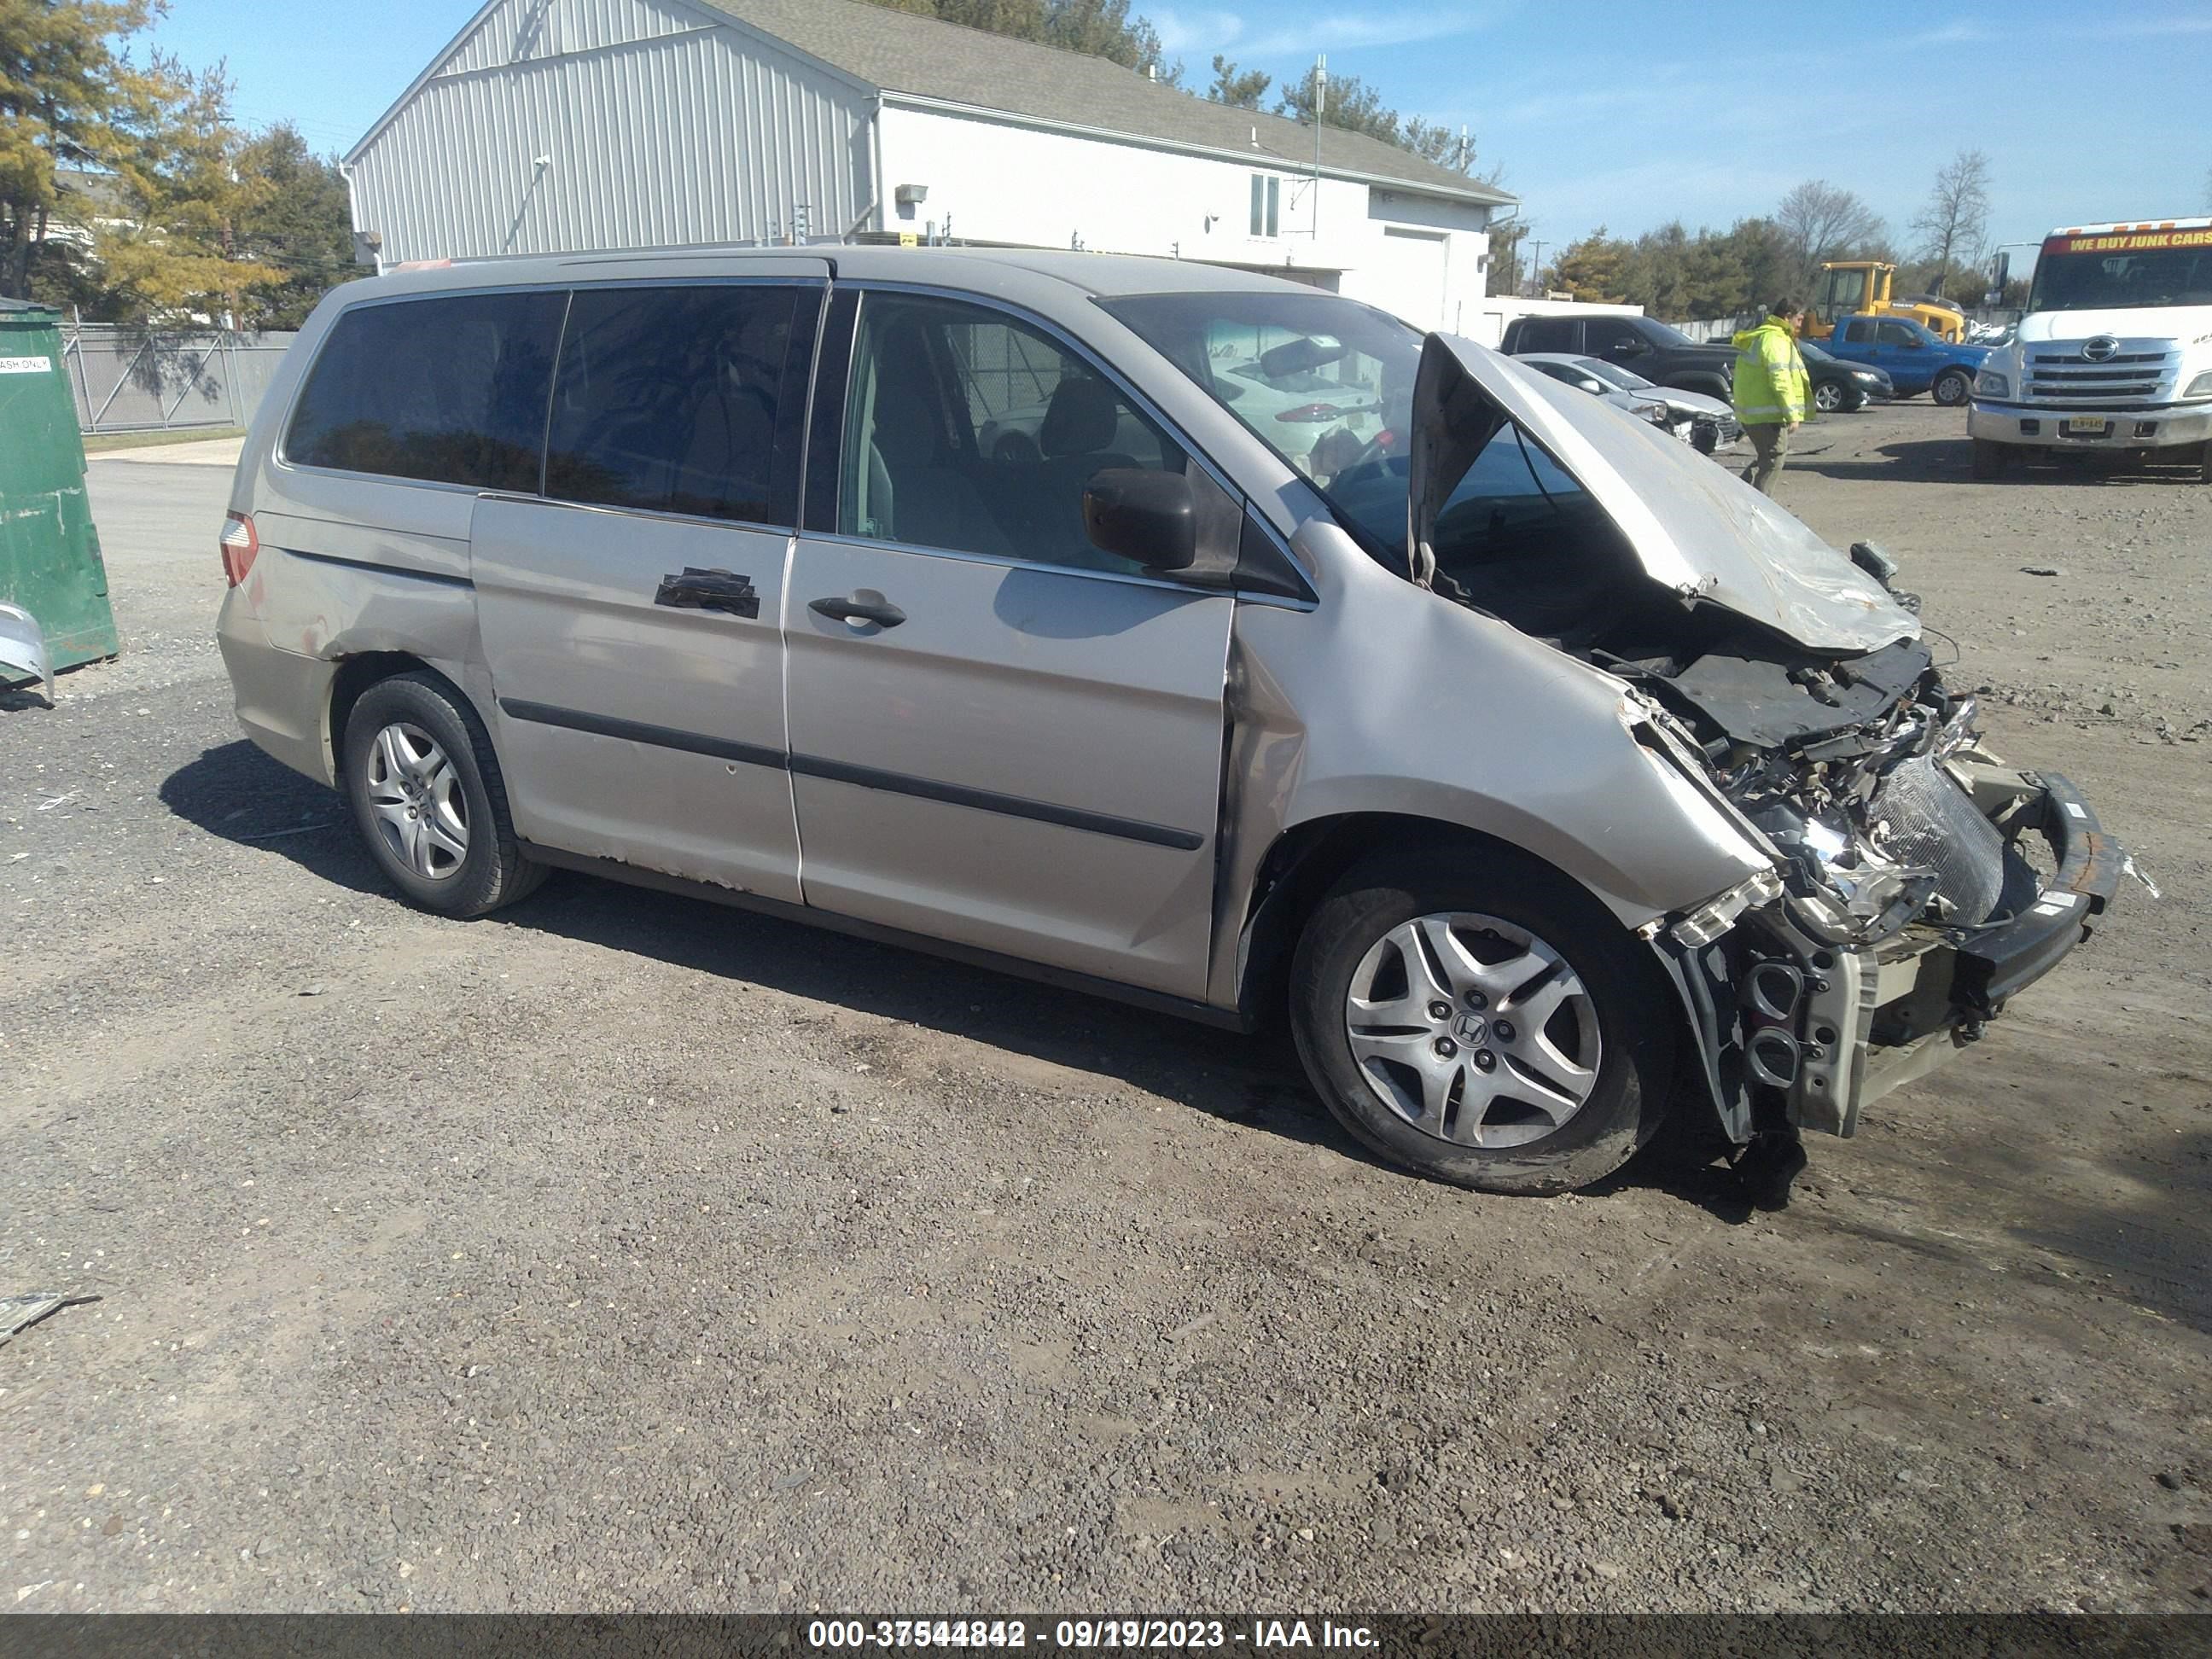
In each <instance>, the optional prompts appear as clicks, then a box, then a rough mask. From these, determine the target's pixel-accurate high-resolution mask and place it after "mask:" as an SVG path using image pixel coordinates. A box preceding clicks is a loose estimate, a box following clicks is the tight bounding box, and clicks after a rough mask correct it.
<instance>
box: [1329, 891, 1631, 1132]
mask: <svg viewBox="0 0 2212 1659" xmlns="http://www.w3.org/2000/svg"><path fill="white" fill-rule="evenodd" d="M1345 1029H1346V1035H1347V1036H1348V1037H1349V1039H1350V1041H1351V1045H1352V1057H1353V1059H1354V1060H1356V1061H1357V1062H1358V1066H1359V1071H1360V1074H1361V1076H1362V1077H1363V1078H1364V1079H1365V1081H1366V1084H1367V1086H1368V1087H1369V1089H1370V1090H1371V1091H1373V1092H1374V1095H1375V1097H1376V1099H1377V1100H1379V1101H1381V1102H1382V1103H1383V1105H1385V1106H1387V1107H1388V1108H1389V1109H1390V1110H1392V1111H1393V1112H1395V1113H1396V1114H1397V1115H1399V1116H1400V1117H1401V1118H1403V1119H1404V1120H1405V1121H1407V1123H1409V1124H1411V1125H1413V1127H1415V1128H1417V1129H1419V1130H1420V1131H1421V1132H1422V1133H1425V1134H1428V1135H1431V1136H1434V1137H1435V1138H1436V1139H1438V1140H1442V1141H1446V1142H1449V1143H1450V1144H1451V1145H1454V1146H1481V1147H1499V1146H1526V1145H1528V1143H1529V1142H1531V1141H1535V1140H1541V1139H1544V1138H1545V1137H1546V1136H1547V1135H1550V1134H1552V1133H1554V1132H1555V1131H1557V1130H1558V1129H1559V1128H1560V1127H1563V1126H1564V1125H1565V1124H1566V1122H1567V1121H1569V1120H1570V1119H1571V1118H1572V1117H1573V1116H1574V1115H1575V1114H1576V1113H1577V1112H1579V1111H1580V1110H1581V1109H1583V1106H1584V1105H1586V1104H1587V1103H1589V1098H1590V1096H1591V1093H1592V1092H1593V1091H1595V1089H1596V1087H1597V1080H1598V1073H1599V1069H1600V1066H1601V1062H1602V1060H1603V1050H1602V1046H1601V1040H1600V1037H1599V1034H1598V1019H1597V1007H1596V1004H1595V1001H1594V1000H1592V998H1591V996H1590V994H1589V989H1588V988H1587V987H1585V986H1584V985H1583V981H1582V979H1581V976H1580V975H1577V973H1576V972H1575V971H1574V969H1572V968H1571V967H1570V966H1569V965H1568V963H1567V961H1566V958H1565V957H1563V956H1562V955H1561V954H1560V953H1559V951H1557V950H1555V949H1553V947H1552V946H1551V945H1548V944H1547V943H1546V942H1545V941H1544V940H1542V939H1539V938H1537V937H1536V936H1535V935H1534V933H1529V932H1528V930H1527V929H1526V928H1523V927H1516V926H1515V925H1514V924H1513V923H1511V922H1509V921H1500V920H1498V918H1497V917H1495V916H1486V915H1477V914H1473V913H1468V912H1454V913H1451V914H1447V915H1425V916H1417V917H1415V918H1414V919H1413V920H1412V921H1407V922H1403V923H1401V924H1400V925H1399V926H1398V927H1393V928H1392V929H1390V931H1389V932H1388V933H1385V934H1383V937H1382V938H1380V939H1377V940H1376V942H1375V943H1374V944H1373V945H1371V946H1370V947H1369V949H1368V951H1367V953H1366V954H1365V955H1364V957H1361V958H1360V961H1359V964H1358V967H1357V968H1356V969H1354V970H1353V972H1352V983H1351V986H1350V988H1349V990H1348V993H1347V994H1346V1003H1345Z"/></svg>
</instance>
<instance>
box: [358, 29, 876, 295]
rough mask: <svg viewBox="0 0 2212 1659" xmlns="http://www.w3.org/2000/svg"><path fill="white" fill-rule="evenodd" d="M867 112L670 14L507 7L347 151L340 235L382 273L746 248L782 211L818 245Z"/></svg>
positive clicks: (848, 200)
mask: <svg viewBox="0 0 2212 1659" xmlns="http://www.w3.org/2000/svg"><path fill="white" fill-rule="evenodd" d="M533 12H534V13H536V14H537V15H535V16H534V17H533V16H532V14H533ZM623 30H629V31H631V32H632V36H633V38H628V39H624V38H622V31H623ZM636 33H645V34H646V38H643V39H637V38H634V37H635V34H636ZM518 40H523V41H524V42H525V45H526V46H528V48H529V49H528V51H527V54H526V56H524V57H523V58H521V60H520V61H510V60H511V58H512V56H513V53H514V52H515V51H516V47H517V42H518ZM531 42H556V43H559V42H567V43H572V44H571V45H570V46H569V47H568V50H566V51H563V52H558V53H556V54H553V55H547V54H546V53H545V52H541V51H539V50H538V49H537V47H536V46H530V45H529V43H531ZM583 43H588V44H583ZM463 61H467V62H471V63H474V64H479V65H480V66H479V67H476V68H473V69H471V70H465V71H463V70H459V68H458V65H459V64H461V63H462V62H463ZM873 107H874V100H873V99H872V96H871V95H869V94H863V93H861V92H860V91H858V90H856V89H855V88H853V87H852V86H850V85H849V84H848V83H847V82H843V81H841V80H838V79H836V78H835V77H832V76H826V75H823V74H822V73H820V72H819V71H817V70H815V69H813V68H812V67H811V65H809V64H805V63H804V62H802V61H801V60H799V59H798V58H793V57H790V56H788V55H787V54H785V53H783V52H777V51H775V50H773V49H769V48H765V47H762V46H758V45H757V43H756V42H755V41H754V40H752V38H750V37H748V36H744V35H742V34H740V33H738V31H737V30H735V29H733V28H727V27H715V26H714V25H712V24H711V23H709V22H708V20H707V17H706V15H704V14H702V13H696V12H692V11H690V10H689V9H686V8H684V7H682V6H680V5H655V4H653V3H650V0H507V3H506V4H505V5H502V6H501V8H500V9H499V10H498V11H497V12H495V13H494V14H493V15H491V16H490V17H489V18H487V19H486V20H485V22H484V23H483V26H481V27H479V28H478V29H477V31H476V32H475V33H473V34H472V35H471V37H470V38H469V39H468V40H465V41H464V42H463V43H462V46H461V47H460V49H459V52H458V53H457V54H456V56H455V58H453V60H451V61H449V62H448V63H447V64H444V65H441V69H440V72H439V73H438V74H437V75H436V76H434V77H433V78H432V79H431V80H429V81H428V82H425V83H424V85H423V86H422V88H420V89H419V90H418V91H417V92H416V94H415V96H414V97H413V98H412V99H410V100H409V101H408V103H407V105H406V106H405V107H404V108H403V109H401V110H400V111H399V112H398V115H397V116H396V117H395V118H393V119H392V122H391V124H390V125H387V126H386V128H385V129H384V130H383V131H381V132H380V133H379V134H377V136H376V137H375V138H374V140H372V141H371V142H370V143H368V144H367V145H366V146H365V147H364V148H363V149H362V150H361V151H360V153H359V154H358V155H356V158H355V161H354V163H353V169H354V175H355V201H356V211H357V213H358V215H359V225H360V228H362V229H368V230H375V231H378V232H380V233H381V234H382V236H383V238H384V247H383V255H384V258H385V259H386V260H387V261H397V260H403V259H431V258H489V257H493V256H497V255H501V254H524V253H551V252H577V251H583V250H598V249H614V248H635V247H666V246H690V245H694V244H700V243H714V242H750V241H761V240H769V239H772V238H775V237H779V236H782V235H786V234H789V233H790V232H791V230H792V229H793V223H794V214H795V210H796V208H797V206H798V204H800V203H805V204H806V207H807V215H806V217H807V222H808V224H809V226H810V228H811V229H813V230H814V231H816V232H820V233H835V232H837V231H842V230H843V229H845V228H847V227H848V226H849V225H850V224H851V223H852V222H853V221H854V217H855V216H857V215H859V213H860V211H861V210H862V209H863V208H864V207H866V205H867V204H868V201H869V194H868V190H869V149H870V147H871V145H872V140H871V138H870V137H869V132H868V120H869V118H870V115H871V113H872V110H873ZM540 156H543V157H544V158H546V161H547V165H546V166H544V167H539V166H538V164H537V161H538V157H540Z"/></svg>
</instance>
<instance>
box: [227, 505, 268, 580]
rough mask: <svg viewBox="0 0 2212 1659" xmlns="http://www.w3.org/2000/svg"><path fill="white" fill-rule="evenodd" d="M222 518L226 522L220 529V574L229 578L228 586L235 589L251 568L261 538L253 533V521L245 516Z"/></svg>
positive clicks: (230, 515) (237, 514)
mask: <svg viewBox="0 0 2212 1659" xmlns="http://www.w3.org/2000/svg"><path fill="white" fill-rule="evenodd" d="M224 517H225V518H226V519H227V520H228V523H226V524H225V525H224V526H223V527H222V574H224V575H226V576H228V577H229V578H230V585H231V586H233V587H235V586H238V585H239V583H240V582H242V581H244V580H246V572H247V571H249V570H251V569H252V568H253V556H254V555H255V554H257V553H258V552H259V551H260V550H261V538H260V537H259V536H258V534H257V533H255V531H254V528H253V520H252V519H251V518H249V517H247V516H246V514H245V513H226V514H225V515H224Z"/></svg>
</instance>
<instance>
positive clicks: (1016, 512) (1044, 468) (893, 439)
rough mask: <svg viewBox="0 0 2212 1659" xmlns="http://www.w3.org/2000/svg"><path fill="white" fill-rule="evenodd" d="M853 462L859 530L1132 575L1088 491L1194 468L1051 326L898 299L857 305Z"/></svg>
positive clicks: (849, 450)
mask: <svg viewBox="0 0 2212 1659" xmlns="http://www.w3.org/2000/svg"><path fill="white" fill-rule="evenodd" d="M1279 395H1282V396H1284V397H1285V398H1289V397H1291V396H1294V395H1296V394H1279ZM843 456H844V461H843V477H842V489H841V490H840V495H841V501H840V504H839V509H838V522H839V527H840V528H841V529H842V531H843V532H844V533H845V534H847V535H848V536H866V537H868V538H873V539H879V540H884V541H896V542H905V543H908V544H912V545H915V546H919V547H941V548H948V549H951V550H955V551H957V552H963V553H981V554H987V555H992V556H1001V557H1007V558H1021V559H1032V560H1036V561H1037V562H1041V563H1046V564H1062V565H1073V566H1077V567H1081V568H1089V569H1093V570H1121V571H1133V570H1135V569H1136V568H1137V567H1136V566H1135V565H1133V564H1132V563H1130V562H1128V561H1127V560H1125V559H1119V558H1115V557H1114V556H1112V555H1110V554H1107V553H1103V552H1101V551H1100V550H1098V549H1097V548H1096V547H1094V546H1092V545H1091V538H1090V537H1089V535H1088V534H1087V533H1086V532H1085V530H1084V527H1083V491H1084V489H1085V486H1086V485H1088V484H1089V483H1090V482H1091V477H1092V475H1093V474H1095V473H1097V472H1098V471H1101V470H1102V469H1103V468H1106V467H1141V468H1144V469H1146V470H1149V471H1169V472H1180V471H1182V470H1183V465H1184V457H1183V453H1182V449H1181V448H1180V447H1178V446H1177V445H1176V443H1175V442H1174V441H1173V440H1171V439H1170V438H1169V437H1168V436H1167V435H1166V434H1165V433H1164V432H1163V431H1162V430H1161V429H1160V428H1158V427H1157V426H1155V425H1154V424H1153V423H1152V422H1151V421H1150V420H1148V419H1147V418H1146V416H1143V415H1142V414H1140V413H1139V412H1138V411H1137V410H1135V409H1134V408H1133V407H1132V406H1131V405H1130V404H1129V402H1128V400H1127V398H1124V397H1123V396H1122V395H1121V392H1120V391H1119V389H1118V388H1116V387H1115V386H1114V385H1113V383H1112V382H1110V381H1109V380H1105V379H1104V378H1103V377H1102V376H1100V375H1099V374H1097V372H1096V371H1095V370H1093V369H1092V368H1091V366H1090V365H1089V364H1088V363H1086V362H1084V361H1083V359H1081V358H1080V357H1078V356H1075V355H1074V354H1073V353H1071V352H1069V351H1067V350H1066V349H1064V348H1062V347H1061V346H1060V345H1059V344H1058V343H1055V342H1054V341H1053V340H1052V339H1050V338H1049V337H1047V336H1046V335H1044V334H1043V333H1042V332H1040V331H1037V330H1035V329H1032V328H1030V327H1029V326H1028V325H1025V324H1023V323H1019V322H1016V321H1014V320H1013V319H1011V318H1008V317H1006V316H1005V315H1004V314H1002V313H998V312H994V311H990V310H987V309H983V308H981V307H974V306H965V305H961V304H958V303H956V302H954V301H943V300H908V299H902V298H898V297H896V296H892V295H869V296H868V297H867V298H866V301H864V302H863V303H862V305H861V307H860V338H859V341H858V343H857V344H856V345H855V347H854V354H853V371H852V376H851V381H850V390H849V392H848V396H847V409H846V428H845V441H844V444H843Z"/></svg>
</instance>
